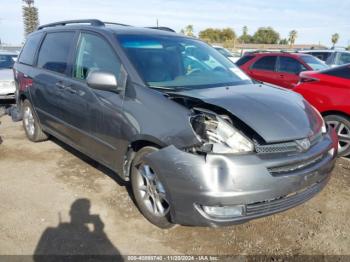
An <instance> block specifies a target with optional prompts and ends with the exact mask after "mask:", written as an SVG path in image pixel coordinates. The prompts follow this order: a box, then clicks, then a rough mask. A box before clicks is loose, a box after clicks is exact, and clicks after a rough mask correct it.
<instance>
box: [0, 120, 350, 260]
mask: <svg viewBox="0 0 350 262" xmlns="http://www.w3.org/2000/svg"><path fill="white" fill-rule="evenodd" d="M1 122H2V123H1V125H0V136H1V137H2V139H3V143H2V144H1V145H0V199H2V201H1V203H0V206H1V216H0V241H1V243H2V244H1V245H0V254H33V253H35V254H39V253H40V254H50V253H60V252H69V253H91V254H101V253H104V254H106V253H109V254H123V255H128V254H133V255H135V254H142V255H145V254H152V255H155V254H207V255H208V254H215V255H224V254H229V255H234V254H264V255H292V254H323V255H334V254H336V255H342V254H348V255H349V254H350V223H349V222H348V219H349V217H350V209H349V203H350V189H349V188H350V187H349V186H350V161H349V159H339V160H338V162H337V165H336V168H335V170H334V172H333V177H332V179H331V181H330V183H329V184H328V186H327V187H326V188H325V189H324V190H323V191H322V192H321V193H320V194H318V195H317V196H316V197H315V198H313V199H312V200H310V201H308V202H307V203H305V204H303V205H302V206H299V207H297V208H294V209H292V210H289V211H287V212H284V213H281V214H277V215H274V216H270V217H266V218H262V219H258V220H255V221H251V222H249V223H246V224H242V225H237V226H231V227H225V228H191V227H184V226H177V227H175V228H173V229H170V230H160V229H158V228H156V227H154V226H152V225H151V224H150V223H149V222H147V220H145V218H144V217H143V216H142V215H141V214H140V213H139V211H138V210H137V208H136V207H135V205H134V203H133V201H132V200H131V198H130V197H129V193H128V190H127V188H126V187H125V186H124V185H122V183H120V181H119V180H118V179H117V178H116V175H115V174H113V173H112V172H110V171H108V170H106V169H105V168H103V167H101V166H100V165H98V164H96V163H95V162H93V161H92V160H89V159H88V158H86V157H84V156H82V155H81V154H79V153H77V152H76V151H74V150H73V149H71V148H69V147H67V146H65V145H64V144H62V143H60V142H57V141H56V140H54V139H51V140H49V141H48V142H43V143H38V144H34V143H31V142H29V141H28V140H27V139H26V137H25V134H24V131H23V129H22V126H21V122H18V123H13V122H12V121H11V120H10V118H9V117H8V116H3V117H2V118H1ZM82 199H85V200H82ZM77 200H78V201H77ZM88 203H90V205H91V209H90V210H88V207H87V208H86V206H88ZM85 225H87V226H88V227H86V226H85ZM103 225H104V226H103ZM87 228H88V230H87ZM44 232H45V233H44ZM40 239H41V240H40ZM76 243H83V244H80V245H79V246H77V245H76ZM61 247H62V248H61Z"/></svg>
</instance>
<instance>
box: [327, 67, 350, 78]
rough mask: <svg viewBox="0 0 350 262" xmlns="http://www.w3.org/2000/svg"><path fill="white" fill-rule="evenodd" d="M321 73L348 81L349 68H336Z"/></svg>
mask: <svg viewBox="0 0 350 262" xmlns="http://www.w3.org/2000/svg"><path fill="white" fill-rule="evenodd" d="M322 73H323V74H326V75H330V76H335V77H340V78H345V79H350V66H346V67H337V68H334V69H330V70H327V71H323V72H322Z"/></svg>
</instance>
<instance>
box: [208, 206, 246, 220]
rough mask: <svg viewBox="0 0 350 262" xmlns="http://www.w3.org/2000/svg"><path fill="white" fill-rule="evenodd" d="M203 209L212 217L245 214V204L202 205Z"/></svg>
mask: <svg viewBox="0 0 350 262" xmlns="http://www.w3.org/2000/svg"><path fill="white" fill-rule="evenodd" d="M202 208H203V211H204V212H205V213H206V214H207V215H208V216H210V217H215V218H234V217H240V216H243V215H244V209H245V208H244V205H235V206H202Z"/></svg>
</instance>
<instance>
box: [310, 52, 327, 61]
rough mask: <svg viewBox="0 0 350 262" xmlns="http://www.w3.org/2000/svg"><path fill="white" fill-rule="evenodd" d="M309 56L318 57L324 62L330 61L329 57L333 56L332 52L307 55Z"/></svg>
mask: <svg viewBox="0 0 350 262" xmlns="http://www.w3.org/2000/svg"><path fill="white" fill-rule="evenodd" d="M307 54H309V55H313V56H314V57H317V58H318V59H320V60H322V61H326V60H327V59H328V57H330V56H331V54H332V53H331V52H310V53H307Z"/></svg>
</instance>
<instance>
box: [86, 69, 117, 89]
mask: <svg viewBox="0 0 350 262" xmlns="http://www.w3.org/2000/svg"><path fill="white" fill-rule="evenodd" d="M86 83H87V85H88V86H90V87H91V88H93V89H98V90H103V91H110V92H118V88H117V87H118V82H117V78H116V77H115V75H114V74H112V73H110V72H103V71H97V70H95V71H91V72H90V73H89V74H88V76H87V78H86Z"/></svg>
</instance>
